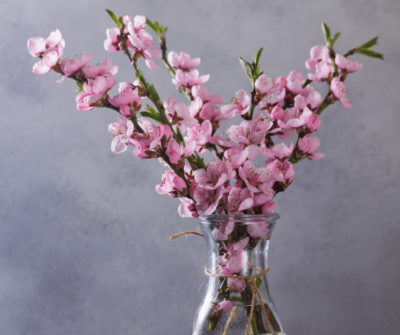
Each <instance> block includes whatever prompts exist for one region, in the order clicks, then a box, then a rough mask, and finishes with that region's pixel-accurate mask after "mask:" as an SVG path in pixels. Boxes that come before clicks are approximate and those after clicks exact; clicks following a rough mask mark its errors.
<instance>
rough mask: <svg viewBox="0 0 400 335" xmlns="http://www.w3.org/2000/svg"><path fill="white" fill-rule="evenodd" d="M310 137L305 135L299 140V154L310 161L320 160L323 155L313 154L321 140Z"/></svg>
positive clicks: (320, 153)
mask: <svg viewBox="0 0 400 335" xmlns="http://www.w3.org/2000/svg"><path fill="white" fill-rule="evenodd" d="M309 136H310V135H309V134H308V135H306V136H304V137H302V138H299V142H298V145H299V151H301V153H300V154H302V155H304V156H305V157H307V158H308V159H310V160H314V161H319V160H320V159H322V158H324V157H325V154H323V153H322V152H315V150H317V148H318V147H319V146H320V145H321V140H320V139H319V138H318V137H316V136H315V137H309Z"/></svg>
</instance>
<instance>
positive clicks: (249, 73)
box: [239, 57, 253, 80]
mask: <svg viewBox="0 0 400 335" xmlns="http://www.w3.org/2000/svg"><path fill="white" fill-rule="evenodd" d="M239 61H240V65H242V68H243V70H244V72H246V74H247V76H248V77H249V79H250V80H253V69H252V67H251V65H250V63H249V62H246V61H245V60H244V59H243V58H242V57H239Z"/></svg>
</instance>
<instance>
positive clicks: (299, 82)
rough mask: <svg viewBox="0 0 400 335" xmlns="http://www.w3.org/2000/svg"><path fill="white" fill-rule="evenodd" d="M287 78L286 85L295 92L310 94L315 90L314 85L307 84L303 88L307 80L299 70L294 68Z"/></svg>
mask: <svg viewBox="0 0 400 335" xmlns="http://www.w3.org/2000/svg"><path fill="white" fill-rule="evenodd" d="M286 80H287V84H286V87H287V88H288V89H289V90H290V91H291V92H292V93H294V94H301V95H305V96H308V95H309V94H310V93H311V92H312V91H313V90H314V88H313V87H312V86H307V87H305V88H303V84H304V83H305V82H306V78H304V77H303V74H302V73H301V72H300V71H298V70H293V71H292V72H290V73H289V75H288V76H287V78H286Z"/></svg>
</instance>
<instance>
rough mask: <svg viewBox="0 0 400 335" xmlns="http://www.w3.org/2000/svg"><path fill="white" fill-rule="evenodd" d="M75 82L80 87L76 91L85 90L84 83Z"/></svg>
mask: <svg viewBox="0 0 400 335" xmlns="http://www.w3.org/2000/svg"><path fill="white" fill-rule="evenodd" d="M75 84H76V86H78V87H79V88H78V89H77V90H76V91H75V92H84V89H83V85H82V84H81V83H79V82H77V81H76V82H75Z"/></svg>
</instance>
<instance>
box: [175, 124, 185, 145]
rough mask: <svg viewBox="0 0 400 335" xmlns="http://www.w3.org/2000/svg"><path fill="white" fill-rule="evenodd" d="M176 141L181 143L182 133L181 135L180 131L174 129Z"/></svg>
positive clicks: (177, 128)
mask: <svg viewBox="0 0 400 335" xmlns="http://www.w3.org/2000/svg"><path fill="white" fill-rule="evenodd" d="M176 133H177V134H176V137H177V138H176V139H177V140H178V141H179V142H183V136H182V133H181V130H180V129H179V127H176Z"/></svg>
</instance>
